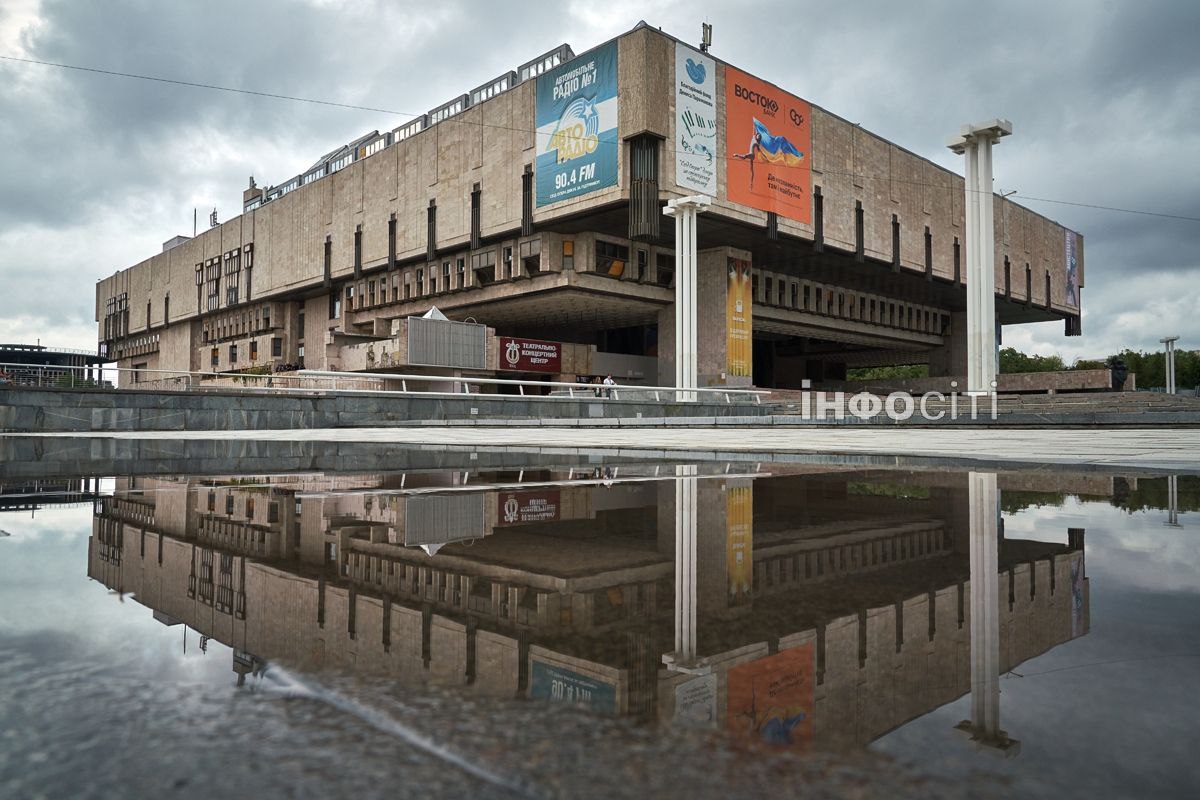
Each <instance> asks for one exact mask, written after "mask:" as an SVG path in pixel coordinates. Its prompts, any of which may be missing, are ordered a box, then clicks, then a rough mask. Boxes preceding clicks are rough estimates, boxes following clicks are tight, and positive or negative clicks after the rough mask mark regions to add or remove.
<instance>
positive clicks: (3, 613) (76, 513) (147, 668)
mask: <svg viewBox="0 0 1200 800" xmlns="http://www.w3.org/2000/svg"><path fill="white" fill-rule="evenodd" d="M0 528H3V529H4V530H6V531H9V532H11V533H12V534H13V536H12V537H11V538H6V539H4V543H3V545H2V547H3V550H0V643H2V644H0V650H11V651H14V652H15V651H17V650H22V651H26V652H29V653H30V654H31V655H38V654H41V655H49V654H50V653H51V652H53V653H56V654H58V655H56V656H55V658H56V659H57V658H61V657H63V654H64V653H67V654H69V655H67V656H66V657H68V658H72V659H78V660H86V661H89V662H95V663H96V664H97V665H98V666H116V665H121V664H129V663H131V662H136V663H137V664H138V665H139V670H140V671H142V672H149V673H151V674H153V675H157V676H162V677H175V678H176V679H180V680H202V681H210V680H214V679H215V680H220V681H222V682H223V681H226V680H232V673H231V672H230V651H229V649H228V648H227V647H225V646H223V645H218V644H217V643H216V642H211V643H210V644H209V648H208V653H207V655H205V654H203V653H201V652H200V648H199V644H200V637H199V634H197V633H196V632H195V631H189V633H188V640H189V644H188V652H187V654H186V655H185V654H184V652H183V626H182V625H176V626H172V627H167V626H164V625H161V624H160V623H158V622H156V621H155V620H154V618H153V616H152V612H151V610H150V609H149V608H147V607H145V606H143V605H142V604H141V603H138V602H137V601H136V599H135V598H133V597H132V596H131V595H125V597H124V598H123V602H122V601H121V600H120V599H119V598H118V596H117V595H116V594H113V593H110V592H109V591H108V589H106V588H105V587H104V586H103V585H102V584H100V583H97V582H95V581H90V580H88V579H87V547H88V542H87V540H88V537H89V536H91V533H92V506H91V504H90V503H84V504H82V505H78V506H71V507H64V508H49V509H42V510H39V511H38V512H37V513H36V515H35V516H33V517H32V518H30V516H29V512H23V513H11V514H10V513H5V514H0Z"/></svg>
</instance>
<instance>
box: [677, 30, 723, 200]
mask: <svg viewBox="0 0 1200 800" xmlns="http://www.w3.org/2000/svg"><path fill="white" fill-rule="evenodd" d="M675 182H676V183H677V184H679V185H680V186H681V187H682V188H684V189H688V190H691V191H695V192H699V193H700V194H706V195H708V196H709V197H716V196H717V63H716V62H715V61H713V60H712V59H711V58H709V57H708V56H706V55H703V54H701V53H698V52H696V51H695V50H693V49H692V48H690V47H688V46H687V45H685V44H683V43H682V42H676V43H675Z"/></svg>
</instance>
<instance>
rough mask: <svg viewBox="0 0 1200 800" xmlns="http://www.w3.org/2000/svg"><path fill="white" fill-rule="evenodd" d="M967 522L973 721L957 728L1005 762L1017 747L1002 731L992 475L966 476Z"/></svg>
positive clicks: (996, 506) (996, 495) (996, 507)
mask: <svg viewBox="0 0 1200 800" xmlns="http://www.w3.org/2000/svg"><path fill="white" fill-rule="evenodd" d="M967 480H968V485H967V494H968V498H969V502H970V520H971V614H970V621H971V719H969V720H964V721H963V722H960V723H959V724H958V725H957V729H958V730H959V731H960V732H962V733H964V734H966V735H967V736H968V737H969V738H970V740H971V741H972V742H973V743H974V744H975V745H976V747H979V748H988V749H991V750H994V751H997V752H1000V753H1002V754H1004V755H1006V756H1008V757H1012V756H1015V755H1016V754H1017V753H1018V752H1019V751H1020V747H1021V745H1020V742H1017V741H1016V740H1014V739H1010V738H1008V734H1006V733H1005V732H1004V731H1003V730H1001V729H1000V581H999V576H998V570H999V566H1000V564H999V558H1000V554H999V549H1000V548H999V544H1000V537H999V528H1000V491H999V489H998V488H997V486H996V473H994V472H971V473H968V475H967Z"/></svg>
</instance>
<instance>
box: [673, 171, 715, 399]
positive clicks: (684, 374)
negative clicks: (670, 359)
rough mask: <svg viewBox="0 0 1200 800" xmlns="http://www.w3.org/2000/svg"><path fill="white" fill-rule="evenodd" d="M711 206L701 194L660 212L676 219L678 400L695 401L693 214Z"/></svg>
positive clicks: (695, 352)
mask: <svg viewBox="0 0 1200 800" xmlns="http://www.w3.org/2000/svg"><path fill="white" fill-rule="evenodd" d="M710 205H712V199H711V198H709V197H706V196H704V195H702V194H696V195H689V196H687V197H680V198H677V199H675V200H670V201H668V202H667V207H666V208H664V209H663V213H664V214H666V215H667V216H668V217H674V218H675V386H676V387H677V388H678V389H679V390H680V391H679V392H677V395H678V397H677V398H676V399H678V400H679V401H681V402H683V401H687V400H695V399H696V392H695V391H694V390H695V388H696V376H697V363H698V362H697V349H698V346H697V341H696V215H697V214H698V213H700V212H701V211H704V210H706V209H707V208H708V207H709V206H710Z"/></svg>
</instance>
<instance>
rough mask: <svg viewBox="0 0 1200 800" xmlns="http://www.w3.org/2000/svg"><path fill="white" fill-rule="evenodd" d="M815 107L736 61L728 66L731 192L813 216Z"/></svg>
mask: <svg viewBox="0 0 1200 800" xmlns="http://www.w3.org/2000/svg"><path fill="white" fill-rule="evenodd" d="M811 115H812V107H811V106H810V105H809V104H808V103H807V102H805V101H804V100H801V99H800V98H798V97H794V96H792V95H790V94H788V93H787V92H785V91H783V90H782V89H777V88H775V87H774V86H772V85H770V84H769V83H766V82H764V81H760V80H759V79H758V78H755V77H753V76H751V75H747V74H746V73H744V72H741V71H740V70H736V69H734V68H733V67H726V68H725V153H726V155H727V156H728V158H727V163H726V167H725V175H726V178H725V184H726V192H725V194H726V196H727V197H728V199H729V200H730V201H731V202H734V203H741V204H742V205H747V206H750V207H751V208H757V209H758V210H760V211H774V212H775V213H777V214H779V215H781V216H784V217H788V218H789V219H794V220H797V221H798V222H806V223H810V222H812V127H811V119H810V117H811Z"/></svg>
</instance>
